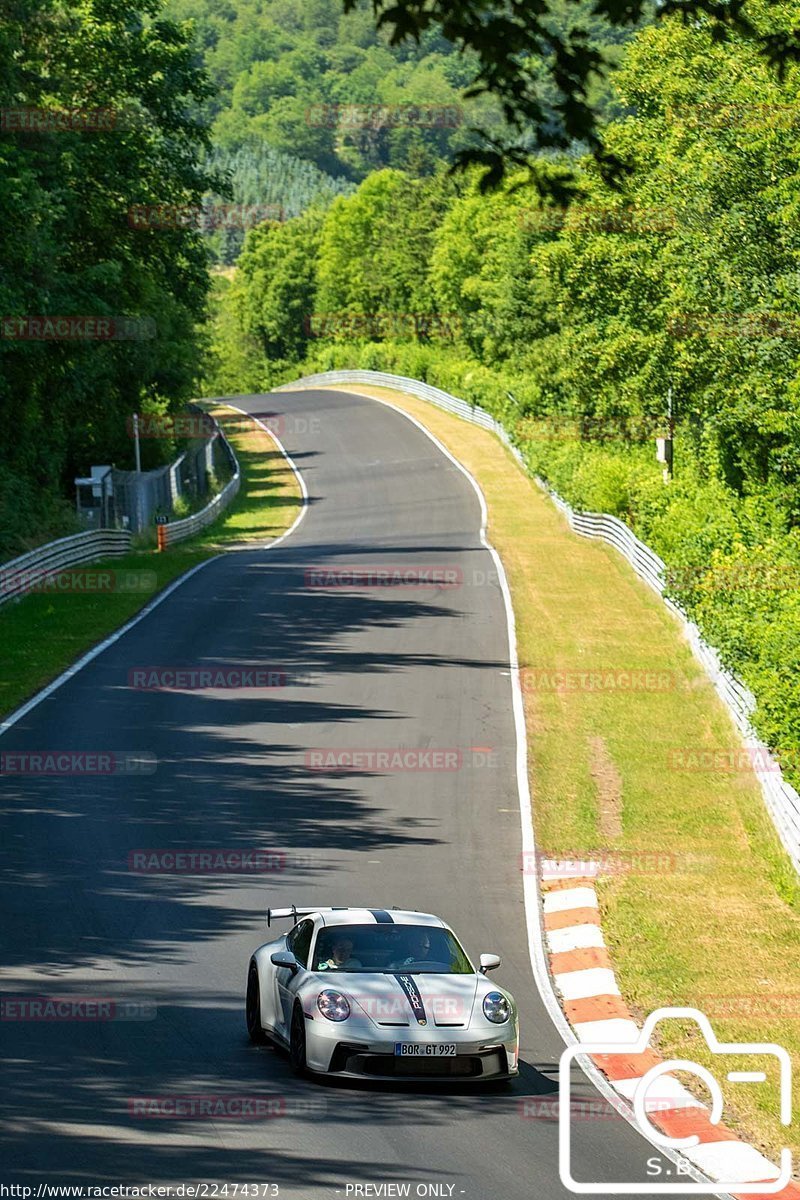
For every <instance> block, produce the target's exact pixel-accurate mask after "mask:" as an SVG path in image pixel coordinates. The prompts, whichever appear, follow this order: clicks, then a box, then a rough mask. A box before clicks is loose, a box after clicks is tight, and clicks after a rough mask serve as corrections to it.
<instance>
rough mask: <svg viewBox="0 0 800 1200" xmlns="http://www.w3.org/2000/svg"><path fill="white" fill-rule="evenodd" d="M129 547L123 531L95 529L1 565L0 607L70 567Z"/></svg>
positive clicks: (129, 536) (105, 556)
mask: <svg viewBox="0 0 800 1200" xmlns="http://www.w3.org/2000/svg"><path fill="white" fill-rule="evenodd" d="M130 545H131V535H130V533H129V532H128V531H127V530H126V529H96V530H91V531H90V532H89V533H76V534H73V535H72V536H71V537H64V538H59V539H58V541H56V542H47V543H46V544H45V545H44V546H38V547H37V549H35V550H31V551H29V552H28V553H27V554H22V555H20V557H19V558H13V559H12V560H11V561H10V562H6V563H3V564H2V565H0V604H5V602H6V601H7V600H13V599H15V598H19V597H20V596H25V595H27V593H28V592H32V591H37V590H38V589H39V588H40V587H42V586H43V585H44V584H45V583H46V580H48V579H52V578H54V577H55V576H56V575H58V574H59V573H60V572H61V571H64V570H67V569H68V568H70V567H77V566H80V564H82V563H88V562H96V561H97V559H100V558H112V557H115V556H116V555H119V554H126V553H127V552H128V550H129V549H130Z"/></svg>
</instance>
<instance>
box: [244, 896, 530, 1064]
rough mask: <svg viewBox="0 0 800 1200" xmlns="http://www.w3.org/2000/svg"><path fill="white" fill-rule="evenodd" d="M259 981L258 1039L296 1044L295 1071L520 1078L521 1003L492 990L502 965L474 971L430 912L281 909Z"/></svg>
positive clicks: (255, 984) (252, 982) (258, 962)
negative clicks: (282, 923) (283, 927)
mask: <svg viewBox="0 0 800 1200" xmlns="http://www.w3.org/2000/svg"><path fill="white" fill-rule="evenodd" d="M276 918H290V919H291V920H292V928H291V929H290V930H289V932H288V933H287V934H285V935H284V936H282V937H280V938H277V939H276V940H275V941H272V942H267V943H266V944H265V945H263V946H261V947H259V949H258V950H256V952H255V954H254V955H253V957H252V958H251V959H250V965H249V968H248V972H247V1003H246V1014H247V1030H248V1033H249V1034H250V1037H251V1038H252V1040H253V1041H255V1042H258V1041H262V1040H263V1039H264V1038H265V1037H269V1038H271V1039H272V1040H274V1041H276V1042H278V1043H279V1044H281V1045H282V1046H284V1047H286V1048H287V1049H288V1051H289V1054H290V1056H291V1062H292V1066H293V1068H294V1070H295V1071H296V1072H297V1073H298V1074H303V1073H304V1072H306V1071H310V1072H318V1073H320V1074H332V1075H343V1076H358V1077H359V1078H372V1079H397V1078H403V1079H409V1078H410V1079H414V1078H416V1079H431V1078H434V1079H435V1078H439V1079H441V1078H460V1079H467V1080H468V1079H473V1080H479V1081H480V1080H496V1079H509V1078H510V1077H511V1076H513V1075H516V1074H517V1072H518V1070H519V1066H518V1054H519V1026H518V1022H517V1006H516V1004H515V1003H514V998H513V996H511V995H510V994H509V993H508V992H506V991H504V990H503V989H502V988H498V987H496V986H495V985H493V984H491V983H489V981H488V980H487V978H486V974H487V972H488V971H492V970H494V969H495V968H496V967H498V966H499V965H500V959H499V958H498V956H497V955H496V954H482V955H481V960H480V969H479V970H477V971H476V970H475V967H474V966H473V965H472V963H471V962H470V960H469V958H468V957H467V955H466V954H465V953H464V951H463V949H462V948H461V946H460V945H459V942H458V940H457V939H456V937H455V934H454V933H453V931H452V930H451V929H450V928H449V927H448V926H447V925H445V923H444V921H442V920H440V919H439V917H434V916H431V915H430V914H429V913H418V912H401V911H400V910H398V909H383V908H313V909H312V908H295V907H292V908H274V909H268V910H267V925H268V926H270V925H271V924H272V921H274V920H275V919H276Z"/></svg>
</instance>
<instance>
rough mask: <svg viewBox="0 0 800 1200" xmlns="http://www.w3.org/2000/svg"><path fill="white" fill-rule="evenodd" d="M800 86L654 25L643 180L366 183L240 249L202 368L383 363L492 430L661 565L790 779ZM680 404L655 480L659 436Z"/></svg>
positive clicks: (637, 149)
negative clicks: (468, 404)
mask: <svg viewBox="0 0 800 1200" xmlns="http://www.w3.org/2000/svg"><path fill="white" fill-rule="evenodd" d="M796 11H797V10H796V7H795V8H794V9H792V11H790V10H789V8H786V9H783V10H782V13H783V17H784V18H785V19H786V20H787V21H790V20H791V19H792V18H793V17H794V16H795V15H796ZM797 81H798V75H797V71H796V69H790V70H789V71H788V72H787V74H786V78H785V79H784V80H783V81H782V82H780V81H779V80H778V78H777V77H776V75H775V74H774V73H773V72H771V70H770V69H769V68H768V67H767V66H766V65H765V64H764V62H763V60H762V59H761V58H760V57H759V55H758V53H757V51H756V49H755V47H754V46H753V45H752V43H751V42H749V41H748V40H747V39H744V38H736V37H734V38H733V39H730V40H729V41H728V42H726V43H720V42H719V41H718V40H716V39H715V38H714V37H712V36H711V33H710V31H708V30H705V31H704V30H703V29H702V28H697V27H695V28H687V27H685V26H684V25H683V24H682V23H681V22H680V21H678V20H676V19H673V20H666V21H663V22H659V23H658V25H654V26H651V27H648V28H646V29H643V30H642V31H641V32H640V33H639V34H638V35H637V36H636V38H635V39H634V40H633V42H632V43H631V45H630V47H629V49H628V51H627V54H626V56H625V61H624V64H623V65H622V67H621V68H620V70H619V71H618V73H617V74H616V78H615V85H614V86H615V106H616V112H617V115H616V117H614V119H612V120H611V121H610V122H609V124H608V126H607V129H606V142H607V145H608V146H609V147H610V148H611V149H612V150H614V151H616V152H619V153H620V154H621V155H624V156H625V157H626V158H628V159H629V160H632V161H633V163H634V165H635V170H634V172H633V173H632V175H631V176H630V178H629V180H628V182H627V184H626V186H625V188H624V189H623V190H622V191H615V190H612V189H610V188H608V187H607V186H606V185H605V184H603V183H602V182H601V179H600V177H599V174H598V171H597V167H596V164H595V163H594V161H593V159H592V158H591V157H587V158H585V159H584V160H583V161H582V162H581V163H580V167H579V171H580V176H579V179H580V184H581V189H582V193H581V198H580V200H579V201H578V202H576V203H575V204H574V205H572V206H570V207H569V208H559V207H555V206H553V205H552V204H548V203H547V202H546V201H543V200H542V198H541V197H540V195H539V194H538V192H536V191H534V190H533V189H532V188H531V187H530V186H527V185H525V183H524V181H522V180H514V179H511V180H509V181H508V183H507V184H506V186H505V187H504V188H503V189H501V190H500V191H498V192H495V193H494V194H492V195H489V196H484V195H482V194H481V193H480V190H479V188H478V186H477V182H476V180H475V179H471V178H466V179H465V178H458V177H456V178H453V177H451V176H450V175H448V174H447V173H446V172H445V171H444V170H443V169H439V170H437V171H435V172H434V173H433V174H431V175H427V176H423V177H420V176H415V175H414V174H412V173H410V172H407V171H402V170H399V169H392V168H390V169H385V170H382V171H378V172H373V173H372V174H370V175H369V176H368V177H367V178H366V179H365V180H364V182H363V183H361V184H360V186H359V188H358V190H357V192H356V193H355V194H354V195H352V196H349V197H348V196H345V197H341V198H338V199H337V200H336V201H335V202H334V203H333V205H332V206H331V207H330V208H328V209H327V210H325V209H323V208H321V207H317V208H314V207H312V208H310V209H309V210H308V211H307V212H306V213H305V214H303V216H302V217H300V218H299V219H297V220H295V221H289V222H286V223H284V224H283V225H265V226H263V227H261V228H260V229H257V230H255V231H253V232H252V233H251V234H250V235H249V236H248V238H247V240H246V242H245V246H244V251H243V253H242V256H241V258H240V260H239V269H238V272H237V277H236V279H235V280H234V282H233V283H231V284H230V285H229V286H228V287H227V289H226V291H225V293H224V295H222V296H220V298H219V299H218V305H219V309H220V312H221V316H220V320H219V322H218V324H217V331H216V335H215V341H214V346H213V355H214V359H213V363H212V367H211V370H212V378H213V379H214V382H215V385H217V386H219V387H220V388H221V389H222V388H224V387H229V388H233V387H235V388H236V389H237V390H245V389H249V388H259V389H261V388H266V387H268V386H270V385H271V384H273V383H275V382H277V381H282V380H285V379H288V378H290V377H292V376H296V375H298V374H300V373H302V371H304V370H315V369H327V368H330V367H336V366H342V367H343V366H361V367H367V368H379V369H380V368H385V369H389V370H394V371H396V372H398V373H402V374H407V375H411V376H414V377H417V378H420V379H426V380H428V381H430V382H432V383H435V384H437V385H439V386H441V387H444V388H446V389H448V390H450V391H452V392H454V393H456V394H458V395H461V396H464V397H466V398H467V399H469V400H472V401H473V402H476V403H480V404H482V405H484V406H485V407H487V408H489V409H490V410H491V411H493V412H494V413H495V414H497V415H498V416H500V417H502V419H503V420H504V421H505V422H506V424H507V426H508V427H509V428H510V429H512V430H513V432H514V435H515V437H516V440H517V442H518V444H519V445H520V446H521V447H522V448H523V450H524V452H525V455H526V458H527V461H528V463H529V465H530V468H531V470H532V471H534V472H535V473H536V474H538V475H539V476H541V477H543V478H545V479H546V480H548V481H549V482H550V483H551V484H552V485H553V486H554V487H555V488H556V489H557V490H558V491H560V492H561V493H562V494H564V495H565V496H566V497H567V498H568V499H570V500H571V501H572V502H573V503H574V504H576V505H578V506H580V507H582V508H586V509H593V510H596V511H605V512H612V513H615V514H617V515H619V516H621V517H623V518H624V519H625V520H626V521H628V522H629V523H630V524H631V525H632V526H633V528H634V529H635V530H636V531H637V533H638V534H639V535H640V536H641V537H643V538H644V539H645V540H646V541H648V542H649V543H650V544H651V545H652V546H653V547H654V548H655V549H656V550H657V551H658V552H659V553H660V554H661V555H662V556H663V557H664V558H665V560H666V561H667V563H668V565H669V567H670V570H671V590H672V593H673V595H675V596H676V597H677V598H678V599H679V600H680V601H681V602H682V603H683V604H684V605H685V606H686V607H687V609H688V610H689V612H690V613H691V615H692V616H693V617H694V618H695V619H696V620H697V621H698V622H699V624H700V625H701V627H702V629H703V630H704V632H705V633H706V635H707V636H708V638H709V640H710V641H711V642H712V643H713V644H715V645H716V646H718V647H719V648H720V649H721V651H722V653H723V656H724V658H725V660H726V661H727V662H728V663H729V664H730V665H732V666H733V667H734V668H736V669H737V670H738V671H739V672H740V673H741V674H742V675H743V676H744V678H745V679H746V681H747V682H748V683H749V684H750V686H751V687H752V688H753V690H754V691H755V693H756V695H757V697H758V700H759V708H758V713H757V720H758V724H759V728H760V730H761V732H762V734H763V735H764V736H765V738H766V739H767V740H768V741H769V742H770V744H771V745H772V746H773V747H774V748H775V749H776V751H777V752H778V753H779V755H781V756H782V757H783V761H784V763H785V765H786V767H787V769H788V773H789V775H790V777H792V778H793V779H794V780H795V781H797V780H798V778H800V772H798V770H797V767H798V761H799V756H800V700H798V693H797V690H796V688H795V687H794V683H793V680H794V676H795V675H796V673H797V671H798V669H799V668H800V592H799V591H798V587H797V581H798V578H800V491H799V490H798V484H799V483H800V456H799V455H798V450H799V449H800V403H799V401H798V337H799V336H800V267H799V266H798V259H799V258H800V225H799V224H798V212H799V211H800V174H799V173H798V168H799V167H800V162H799V158H800V143H798V140H797V124H798V122H799V121H800V107H798V105H797ZM554 169H555V168H554ZM233 344H235V350H234V349H233ZM670 391H671V395H672V401H673V406H674V414H675V420H676V427H675V473H674V478H673V479H672V481H671V482H669V483H665V481H664V479H663V478H662V466H661V465H659V464H658V463H657V462H656V455H655V438H656V437H657V436H659V435H661V436H663V435H665V434H666V433H667V432H668V422H667V407H668V396H669V394H670Z"/></svg>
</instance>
